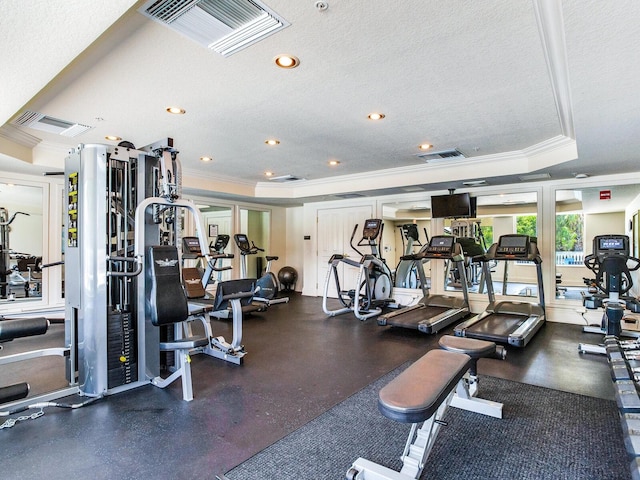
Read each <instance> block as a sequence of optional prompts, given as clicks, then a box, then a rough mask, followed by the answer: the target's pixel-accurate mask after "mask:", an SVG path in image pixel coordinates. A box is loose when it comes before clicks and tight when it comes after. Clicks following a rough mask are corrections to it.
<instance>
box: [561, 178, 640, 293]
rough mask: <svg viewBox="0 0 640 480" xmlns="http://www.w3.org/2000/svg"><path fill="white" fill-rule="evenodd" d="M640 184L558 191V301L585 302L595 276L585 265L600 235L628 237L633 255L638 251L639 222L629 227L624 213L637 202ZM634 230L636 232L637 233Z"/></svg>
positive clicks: (639, 194)
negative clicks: (584, 297) (594, 239)
mask: <svg viewBox="0 0 640 480" xmlns="http://www.w3.org/2000/svg"><path fill="white" fill-rule="evenodd" d="M639 196H640V186H638V185H613V186H603V187H588V188H586V187H585V188H575V189H567V190H557V191H556V197H555V203H556V208H555V213H556V222H555V224H556V228H555V272H556V299H558V300H574V301H577V300H579V301H582V296H583V294H586V293H587V292H588V288H589V283H590V279H592V278H594V277H595V275H594V274H593V272H591V271H590V270H589V269H588V268H587V267H585V266H584V257H585V256H586V255H589V254H590V253H591V252H592V245H593V238H594V237H595V236H597V235H605V234H614V235H629V237H630V240H631V242H632V243H631V245H632V250H631V254H632V255H633V254H634V252H635V253H637V251H638V238H637V235H634V231H637V228H638V227H637V214H636V216H635V218H636V222H635V225H634V224H633V218H634V216H633V215H632V220H631V222H632V224H631V225H629V223H628V221H627V219H626V217H625V210H626V209H627V207H629V206H630V205H632V204H634V203H637V201H638V197H639ZM634 227H635V229H636V230H634Z"/></svg>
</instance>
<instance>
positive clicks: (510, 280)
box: [444, 192, 538, 297]
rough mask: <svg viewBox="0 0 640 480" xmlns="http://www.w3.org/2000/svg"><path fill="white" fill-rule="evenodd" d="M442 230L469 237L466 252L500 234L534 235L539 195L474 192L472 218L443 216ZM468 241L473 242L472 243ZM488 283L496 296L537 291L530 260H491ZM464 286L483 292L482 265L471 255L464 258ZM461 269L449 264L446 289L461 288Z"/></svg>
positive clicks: (485, 245) (488, 244)
mask: <svg viewBox="0 0 640 480" xmlns="http://www.w3.org/2000/svg"><path fill="white" fill-rule="evenodd" d="M444 230H445V233H450V234H453V235H456V236H458V237H466V238H468V239H469V240H467V241H466V242H468V243H469V247H468V248H469V253H472V252H479V251H486V250H487V249H488V248H489V247H491V245H492V244H493V243H495V242H497V241H498V239H499V238H500V236H502V235H508V234H512V233H518V234H523V235H529V236H532V237H537V235H538V195H537V193H536V192H523V193H505V194H495V195H477V214H476V218H474V219H457V220H456V219H445V220H444ZM471 240H472V241H473V242H471ZM489 266H490V273H491V279H490V280H491V282H492V285H493V290H494V293H495V294H496V295H515V296H521V297H522V296H525V297H535V296H537V294H538V283H537V276H536V268H535V265H534V264H533V263H530V262H504V261H501V262H492V263H490V264H489ZM464 277H466V281H467V288H468V290H469V292H471V293H480V294H485V293H486V291H487V289H486V279H485V275H484V274H483V269H482V265H481V264H480V263H475V262H473V261H472V259H471V258H470V257H468V258H467V259H466V261H465V275H464ZM461 278H463V276H462V275H460V272H458V271H457V269H456V268H455V266H453V265H448V266H447V269H446V272H445V279H444V281H445V290H450V291H459V290H461V288H462V287H461Z"/></svg>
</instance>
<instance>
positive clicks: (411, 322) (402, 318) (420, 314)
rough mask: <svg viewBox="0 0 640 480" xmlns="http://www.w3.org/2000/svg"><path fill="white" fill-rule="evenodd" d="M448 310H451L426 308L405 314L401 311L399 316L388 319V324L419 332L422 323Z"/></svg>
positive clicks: (446, 308) (408, 311) (433, 307)
mask: <svg viewBox="0 0 640 480" xmlns="http://www.w3.org/2000/svg"><path fill="white" fill-rule="evenodd" d="M447 310H449V308H448V307H435V306H426V307H422V308H415V309H413V310H407V311H406V312H405V313H401V312H402V311H400V312H398V315H394V316H393V317H390V318H388V319H387V324H389V325H394V326H397V327H404V328H413V329H415V330H417V329H418V324H419V323H420V322H422V321H424V320H428V319H430V318H433V317H436V316H438V315H440V314H441V313H442V312H446V311H447Z"/></svg>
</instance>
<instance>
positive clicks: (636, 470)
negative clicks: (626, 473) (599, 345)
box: [604, 335, 640, 479]
mask: <svg viewBox="0 0 640 480" xmlns="http://www.w3.org/2000/svg"><path fill="white" fill-rule="evenodd" d="M604 344H605V349H606V353H607V358H608V359H609V366H610V367H611V378H612V380H613V383H614V389H615V395H616V403H617V404H618V408H619V410H620V420H621V422H622V432H623V436H624V445H625V448H626V450H627V452H628V453H629V454H630V455H631V457H632V458H633V460H632V461H631V475H632V478H634V479H635V478H640V394H639V389H640V340H637V339H636V340H625V341H622V340H618V338H617V337H614V336H611V335H608V336H606V337H605V339H604Z"/></svg>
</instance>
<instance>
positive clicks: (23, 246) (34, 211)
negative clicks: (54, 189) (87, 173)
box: [0, 181, 44, 306]
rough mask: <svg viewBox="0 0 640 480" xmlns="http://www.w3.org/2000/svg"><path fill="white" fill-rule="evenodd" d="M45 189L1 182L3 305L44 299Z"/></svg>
mask: <svg viewBox="0 0 640 480" xmlns="http://www.w3.org/2000/svg"><path fill="white" fill-rule="evenodd" d="M43 222H44V216H43V188H42V187H38V186H30V185H19V184H13V183H5V182H2V181H0V245H1V247H0V305H6V306H9V304H14V303H16V302H18V303H25V302H33V301H39V300H41V299H42V292H43V285H42V283H43V276H42V270H41V266H42V256H43V252H44V245H43V230H44V229H43V225H44V224H43Z"/></svg>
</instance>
